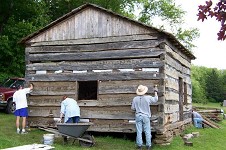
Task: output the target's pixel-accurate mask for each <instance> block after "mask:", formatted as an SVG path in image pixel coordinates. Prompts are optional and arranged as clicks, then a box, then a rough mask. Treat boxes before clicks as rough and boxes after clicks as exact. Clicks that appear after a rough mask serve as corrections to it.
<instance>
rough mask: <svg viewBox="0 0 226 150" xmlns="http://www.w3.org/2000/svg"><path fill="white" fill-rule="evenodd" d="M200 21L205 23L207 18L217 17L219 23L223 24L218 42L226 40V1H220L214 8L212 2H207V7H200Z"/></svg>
mask: <svg viewBox="0 0 226 150" xmlns="http://www.w3.org/2000/svg"><path fill="white" fill-rule="evenodd" d="M198 10H199V12H198V20H201V21H204V20H206V19H207V17H211V18H212V17H215V18H216V20H217V21H219V22H220V23H221V28H220V30H219V32H218V33H217V35H218V40H225V39H226V34H225V31H226V22H225V20H226V0H219V2H218V3H216V5H215V6H213V2H212V0H209V1H206V4H205V5H200V6H199V8H198Z"/></svg>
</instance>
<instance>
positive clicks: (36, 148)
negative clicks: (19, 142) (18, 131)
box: [2, 144, 55, 150]
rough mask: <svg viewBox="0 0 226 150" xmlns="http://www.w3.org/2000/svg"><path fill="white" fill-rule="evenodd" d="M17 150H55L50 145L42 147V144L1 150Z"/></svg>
mask: <svg viewBox="0 0 226 150" xmlns="http://www.w3.org/2000/svg"><path fill="white" fill-rule="evenodd" d="M19 149H24V150H29V149H33V150H53V149H55V148H54V147H53V146H50V145H44V144H30V145H23V146H16V147H12V148H6V149H2V150H19Z"/></svg>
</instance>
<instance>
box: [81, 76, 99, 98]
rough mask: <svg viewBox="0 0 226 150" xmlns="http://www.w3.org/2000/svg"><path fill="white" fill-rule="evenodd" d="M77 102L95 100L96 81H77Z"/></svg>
mask: <svg viewBox="0 0 226 150" xmlns="http://www.w3.org/2000/svg"><path fill="white" fill-rule="evenodd" d="M78 100H97V81H78Z"/></svg>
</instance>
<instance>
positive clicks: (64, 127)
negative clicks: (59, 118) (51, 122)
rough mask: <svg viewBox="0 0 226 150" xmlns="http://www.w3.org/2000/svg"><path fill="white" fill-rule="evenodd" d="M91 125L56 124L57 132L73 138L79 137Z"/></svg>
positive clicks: (88, 123)
mask: <svg viewBox="0 0 226 150" xmlns="http://www.w3.org/2000/svg"><path fill="white" fill-rule="evenodd" d="M92 124H93V123H90V122H86V123H80V122H79V123H57V128H58V131H59V132H60V133H62V134H65V135H69V136H72V137H75V138H79V137H81V136H82V135H83V134H84V133H85V132H86V130H87V129H88V128H89V127H90V126H91V125H92Z"/></svg>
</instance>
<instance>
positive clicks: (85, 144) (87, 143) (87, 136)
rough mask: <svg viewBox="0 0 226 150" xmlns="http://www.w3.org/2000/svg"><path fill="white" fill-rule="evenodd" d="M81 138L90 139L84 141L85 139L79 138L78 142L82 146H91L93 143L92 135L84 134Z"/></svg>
mask: <svg viewBox="0 0 226 150" xmlns="http://www.w3.org/2000/svg"><path fill="white" fill-rule="evenodd" d="M81 138H83V139H86V140H90V141H92V143H90V142H86V141H83V140H79V144H80V145H81V146H83V147H91V146H93V145H94V138H93V136H91V135H88V134H85V135H83V136H82V137H81Z"/></svg>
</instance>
